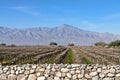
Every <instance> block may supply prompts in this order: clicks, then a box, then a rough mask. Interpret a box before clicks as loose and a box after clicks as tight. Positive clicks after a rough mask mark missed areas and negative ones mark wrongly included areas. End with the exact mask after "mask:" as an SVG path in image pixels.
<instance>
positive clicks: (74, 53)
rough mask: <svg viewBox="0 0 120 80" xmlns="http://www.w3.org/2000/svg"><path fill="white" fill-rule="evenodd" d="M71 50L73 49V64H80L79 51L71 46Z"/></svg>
mask: <svg viewBox="0 0 120 80" xmlns="http://www.w3.org/2000/svg"><path fill="white" fill-rule="evenodd" d="M72 51H73V56H74V58H75V62H74V63H75V64H81V63H82V62H81V56H80V55H79V53H78V52H77V51H76V50H75V49H74V48H72Z"/></svg>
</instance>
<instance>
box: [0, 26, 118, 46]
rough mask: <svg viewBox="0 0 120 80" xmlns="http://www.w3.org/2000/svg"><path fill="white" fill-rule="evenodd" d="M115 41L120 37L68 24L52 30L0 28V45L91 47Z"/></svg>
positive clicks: (42, 28) (43, 28)
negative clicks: (51, 43) (69, 44)
mask: <svg viewBox="0 0 120 80" xmlns="http://www.w3.org/2000/svg"><path fill="white" fill-rule="evenodd" d="M117 39H120V35H115V34H111V33H99V32H92V31H86V30H82V29H79V28H77V27H74V26H71V25H68V24H63V25H61V26H58V27H54V28H47V27H38V28H27V29H16V28H8V27H2V26H1V27H0V43H6V44H16V45H48V44H49V43H50V42H57V43H58V44H60V45H67V44H68V43H74V44H75V45H93V44H94V43H96V42H99V41H103V42H106V43H109V42H111V41H113V40H117Z"/></svg>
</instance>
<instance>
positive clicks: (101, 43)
mask: <svg viewBox="0 0 120 80" xmlns="http://www.w3.org/2000/svg"><path fill="white" fill-rule="evenodd" d="M95 46H102V47H104V46H106V43H105V42H97V43H95Z"/></svg>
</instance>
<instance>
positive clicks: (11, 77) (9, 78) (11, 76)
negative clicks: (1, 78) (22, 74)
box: [8, 74, 17, 80]
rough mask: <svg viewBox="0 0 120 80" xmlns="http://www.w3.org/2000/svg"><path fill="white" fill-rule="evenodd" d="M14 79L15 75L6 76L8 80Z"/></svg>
mask: <svg viewBox="0 0 120 80" xmlns="http://www.w3.org/2000/svg"><path fill="white" fill-rule="evenodd" d="M16 79H17V76H16V75H14V74H10V75H8V80H16Z"/></svg>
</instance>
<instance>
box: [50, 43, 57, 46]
mask: <svg viewBox="0 0 120 80" xmlns="http://www.w3.org/2000/svg"><path fill="white" fill-rule="evenodd" d="M50 45H53V46H54V45H58V44H57V43H56V42H50Z"/></svg>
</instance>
